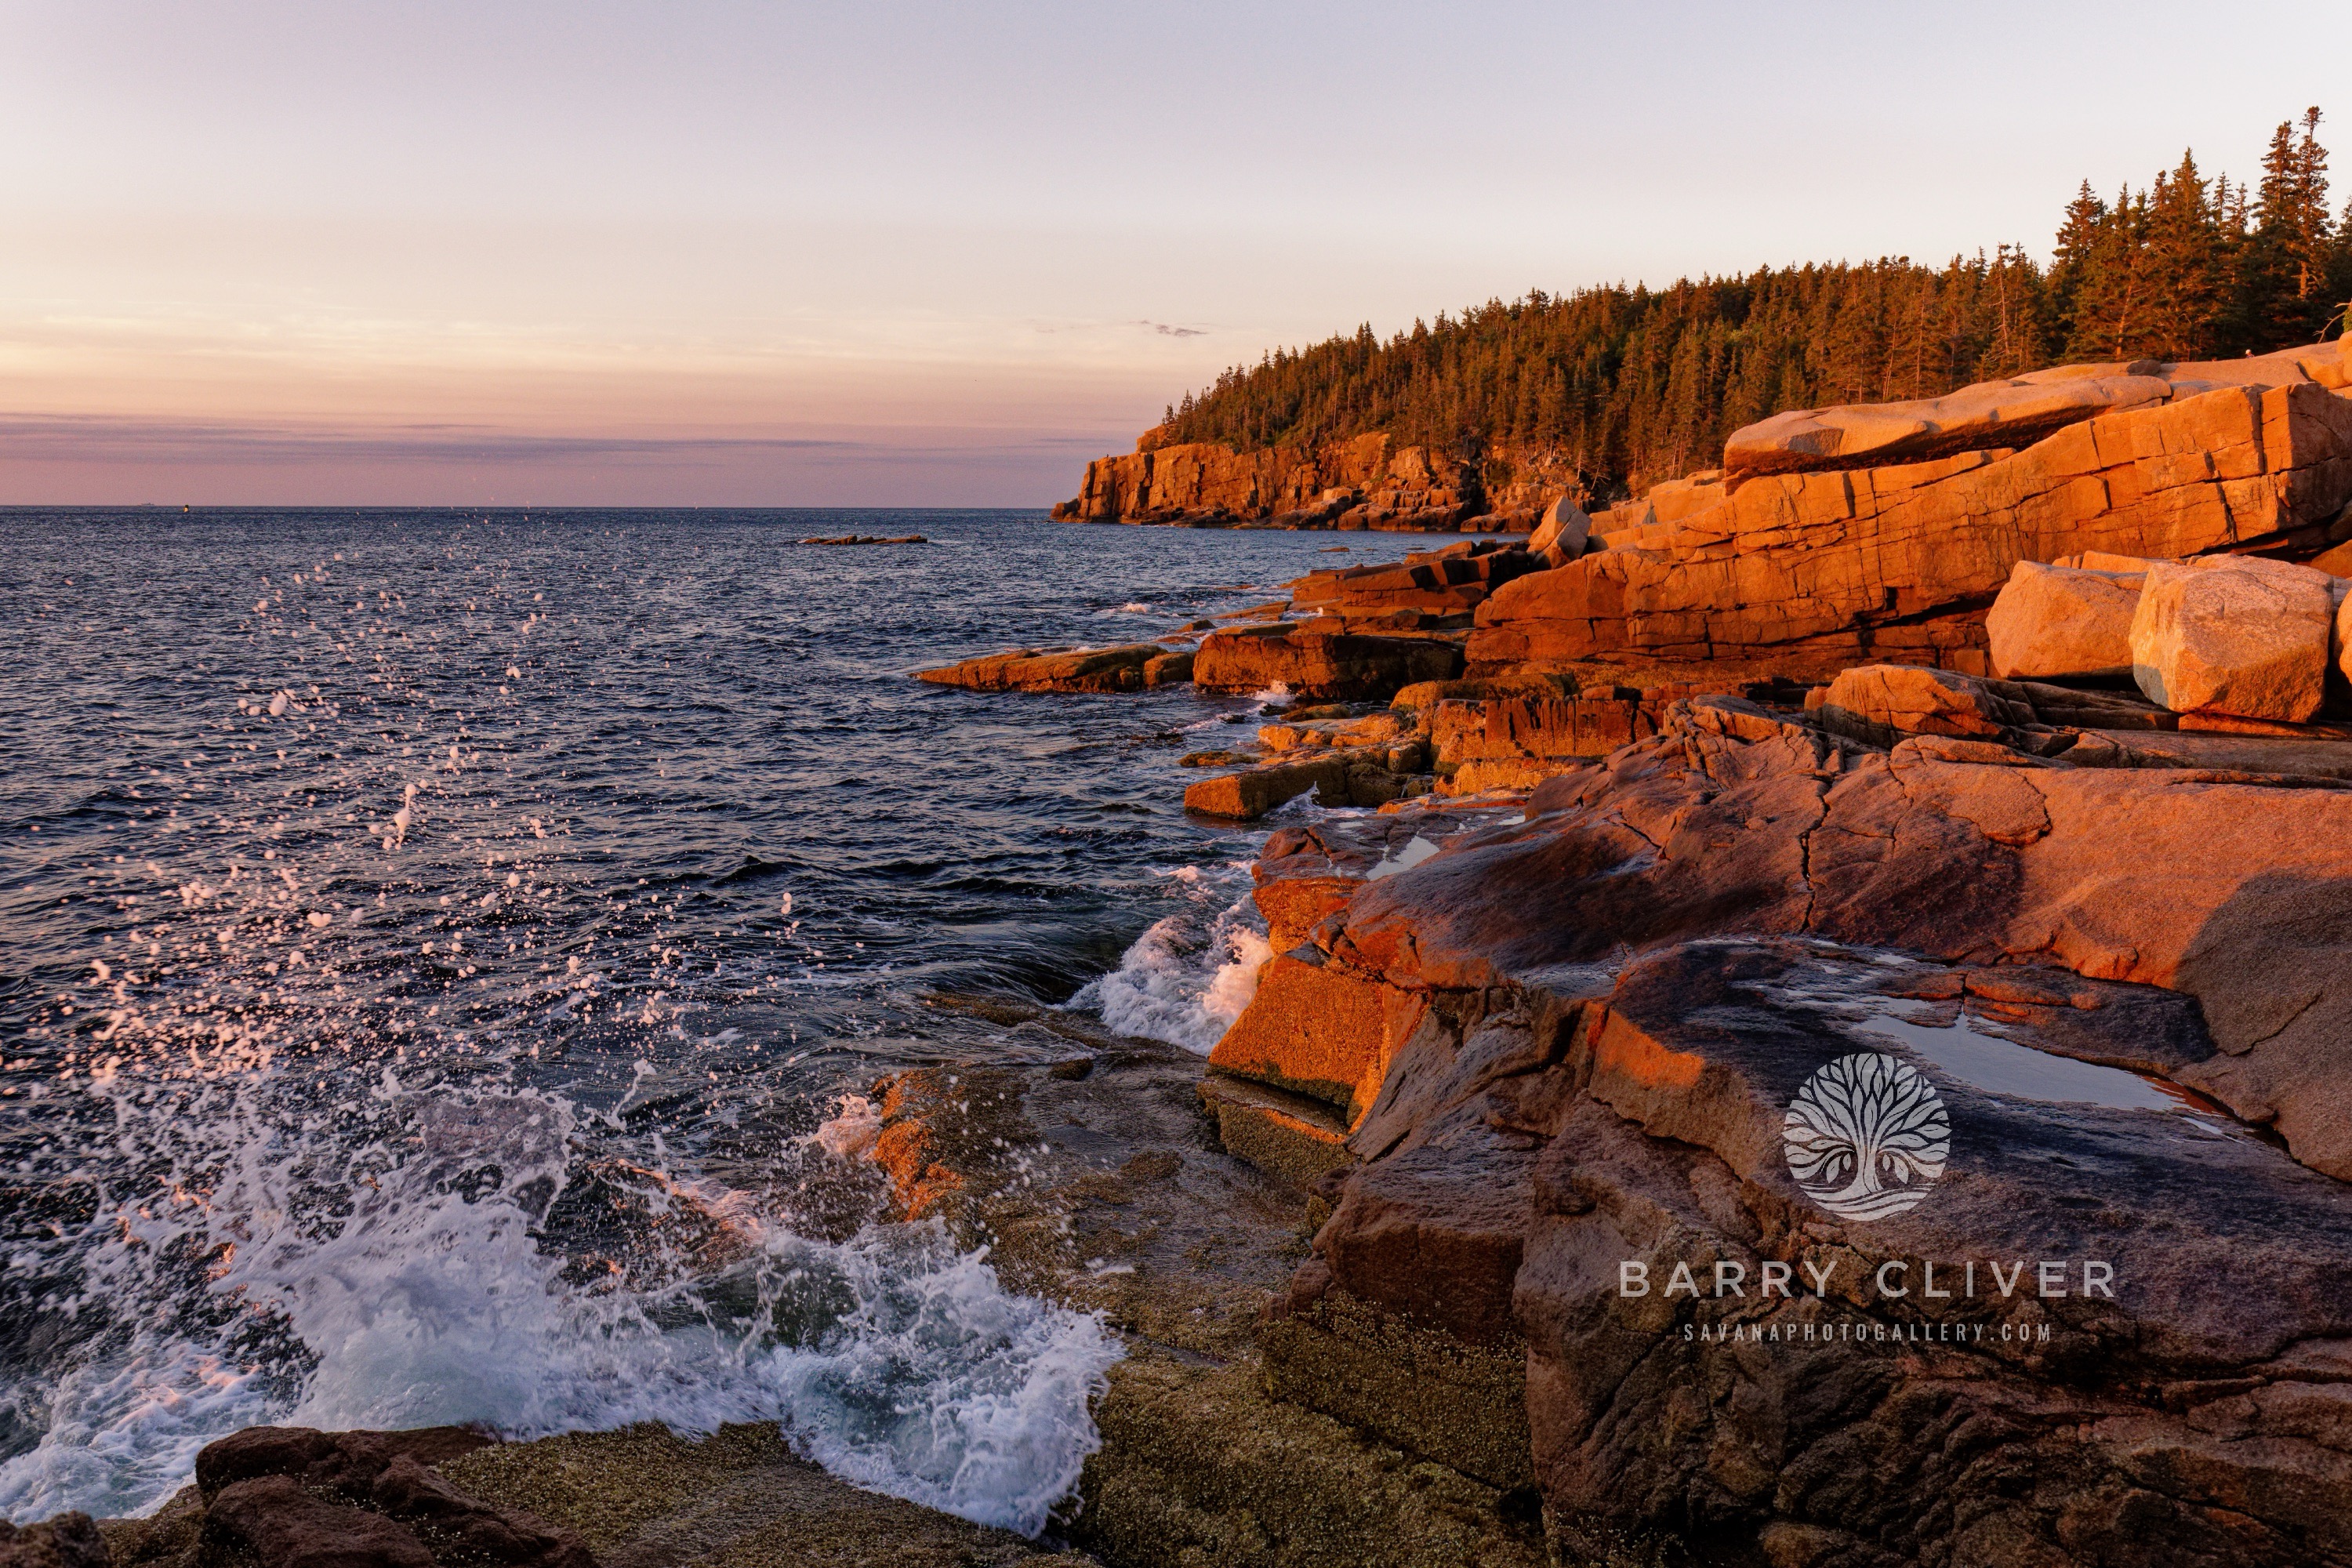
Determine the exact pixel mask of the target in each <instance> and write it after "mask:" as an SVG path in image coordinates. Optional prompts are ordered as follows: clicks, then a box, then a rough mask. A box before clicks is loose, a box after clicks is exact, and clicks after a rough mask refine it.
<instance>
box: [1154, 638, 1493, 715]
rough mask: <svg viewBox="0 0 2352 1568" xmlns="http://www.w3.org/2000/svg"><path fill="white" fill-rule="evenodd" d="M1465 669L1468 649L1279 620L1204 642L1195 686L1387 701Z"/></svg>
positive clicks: (1197, 659) (1195, 662) (1195, 669)
mask: <svg viewBox="0 0 2352 1568" xmlns="http://www.w3.org/2000/svg"><path fill="white" fill-rule="evenodd" d="M1461 668H1462V653H1461V650H1460V649H1459V648H1457V647H1454V645H1453V644H1452V643H1448V642H1439V641H1435V640H1433V639H1430V638H1425V637H1360V636H1351V635H1349V634H1347V633H1344V632H1333V631H1326V630H1325V629H1324V628H1322V627H1320V626H1315V625H1314V624H1312V623H1304V624H1302V623H1298V622H1293V621H1276V622H1275V623H1273V624H1272V625H1270V626H1245V627H1237V628H1235V629H1234V630H1231V631H1222V632H1213V633H1211V634H1210V635H1209V636H1207V637H1203V638H1202V639H1201V647H1200V649H1199V651H1198V652H1197V653H1196V654H1195V655H1194V657H1193V660H1192V684H1193V685H1195V686H1197V687H1199V688H1200V689H1202V690H1203V691H1237V692H1248V691H1263V690H1265V689H1267V688H1269V687H1275V686H1282V687H1286V688H1288V689H1289V690H1290V692H1291V694H1292V695H1293V696H1295V697H1316V698H1347V699H1363V698H1386V697H1388V696H1390V695H1391V694H1392V693H1393V692H1395V691H1396V690H1397V689H1399V688H1400V687H1403V686H1407V685H1410V684H1412V683H1413V682H1415V681H1422V680H1447V679H1452V678H1453V677H1454V676H1455V675H1457V674H1459V673H1460V672H1461Z"/></svg>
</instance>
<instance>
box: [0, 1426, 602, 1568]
mask: <svg viewBox="0 0 2352 1568" xmlns="http://www.w3.org/2000/svg"><path fill="white" fill-rule="evenodd" d="M491 1442H492V1439H490V1438H488V1437H486V1436H483V1435H482V1434H480V1433H478V1432H474V1431H471V1430H469V1429H467V1428H464V1427H457V1426H435V1427H427V1428H425V1429H423V1430H419V1431H413V1432H320V1431H314V1430H311V1429H310V1428H309V1427H301V1426H254V1427H248V1428H247V1429H246V1430H245V1431H242V1432H238V1433H236V1434H234V1435H232V1436H227V1437H224V1438H222V1439H220V1440H219V1441H218V1442H216V1443H212V1444H209V1445H207V1446H206V1447H205V1448H203V1449H202V1450H201V1451H199V1452H198V1453H197V1455H196V1466H195V1469H196V1484H195V1487H194V1489H193V1492H192V1493H190V1494H184V1496H186V1497H187V1498H188V1504H187V1508H186V1510H185V1512H186V1513H187V1514H188V1515H189V1517H187V1518H186V1519H185V1520H184V1521H182V1526H181V1527H182V1528H185V1529H187V1530H188V1531H189V1533H192V1534H193V1536H194V1556H193V1560H192V1562H188V1563H187V1564H186V1568H240V1565H243V1564H247V1563H269V1564H284V1565H285V1568H436V1565H437V1568H456V1565H457V1564H461V1563H462V1564H480V1565H482V1568H595V1564H594V1559H593V1558H592V1557H591V1556H590V1554H589V1551H588V1547H587V1544H586V1543H585V1542H583V1541H582V1540H581V1538H580V1537H579V1536H578V1535H577V1534H575V1533H573V1532H572V1531H569V1530H566V1529H564V1528H562V1527H561V1526H558V1525H554V1524H551V1523H549V1522H548V1521H545V1520H543V1519H541V1518H539V1517H538V1516H537V1515H535V1514H531V1513H527V1512H525V1511H523V1510H520V1509H509V1508H501V1507H499V1506H496V1505H494V1504H491V1503H487V1502H484V1501H482V1500H480V1499H478V1498H476V1497H474V1496H472V1495H470V1494H468V1493H467V1492H465V1491H463V1490H461V1489H459V1488H457V1486H456V1485H454V1484H453V1483H452V1482H451V1481H449V1480H448V1479H447V1478H446V1477H444V1476H443V1475H441V1474H440V1473H439V1471H438V1469H437V1468H436V1467H437V1466H439V1465H441V1464H445V1463H447V1462H449V1461H451V1460H454V1459H457V1458H463V1457H465V1456H467V1455H468V1454H472V1453H475V1452H478V1451H479V1450H480V1449H482V1448H484V1447H488V1446H489V1445H490V1444H491ZM179 1510H181V1504H180V1503H178V1502H176V1501H175V1503H174V1504H173V1507H172V1508H168V1509H166V1510H164V1514H165V1515H167V1516H169V1515H173V1514H174V1513H175V1512H176V1511H179ZM157 1522H159V1523H160V1522H162V1519H161V1518H160V1517H159V1520H158V1521H157ZM137 1533H138V1535H139V1537H140V1540H141V1542H142V1543H143V1544H142V1550H141V1551H140V1553H139V1555H138V1558H137V1560H138V1561H140V1562H145V1561H148V1560H149V1557H150V1554H151V1552H153V1551H158V1550H168V1549H169V1548H170V1546H171V1545H172V1544H173V1542H174V1541H176V1540H177V1539H178V1532H177V1531H176V1530H175V1531H173V1532H171V1534H170V1539H168V1540H167V1539H163V1538H162V1537H160V1536H158V1535H157V1534H156V1532H154V1531H140V1532H137ZM129 1539H130V1537H128V1536H126V1541H128V1540H129ZM0 1552H5V1548H0Z"/></svg>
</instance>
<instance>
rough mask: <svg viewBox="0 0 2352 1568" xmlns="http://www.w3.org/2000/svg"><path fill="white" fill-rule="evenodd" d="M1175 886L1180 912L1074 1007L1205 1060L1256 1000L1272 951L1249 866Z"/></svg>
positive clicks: (1175, 877)
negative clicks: (1253, 893) (1260, 977)
mask: <svg viewBox="0 0 2352 1568" xmlns="http://www.w3.org/2000/svg"><path fill="white" fill-rule="evenodd" d="M1171 881H1172V882H1173V884H1174V886H1175V887H1176V889H1177V890H1178V892H1179V896H1180V897H1181V899H1182V900H1183V902H1182V905H1181V908H1179V909H1178V910H1176V911H1175V912H1174V913H1172V914H1169V915H1165V916H1162V917H1161V918H1160V919H1159V920H1157V921H1153V922H1152V923H1151V925H1150V928H1149V929H1147V930H1146V931H1144V933H1143V934H1142V935H1141V936H1139V937H1138V938H1136V939H1135V942H1134V943H1133V945H1131V946H1129V948H1128V950H1127V952H1126V953H1125V954H1124V955H1123V956H1122V957H1121V958H1120V959H1119V963H1118V968H1117V969H1115V970H1113V971H1112V972H1111V973H1108V974H1106V975H1104V976H1103V977H1102V978H1101V979H1099V980H1097V981H1095V982H1094V983H1093V984H1089V985H1087V987H1086V988H1085V989H1084V990H1082V991H1080V992H1079V993H1078V994H1077V995H1076V996H1075V997H1074V998H1072V999H1071V1005H1073V1006H1082V1007H1092V1008H1095V1009H1097V1010H1098V1011H1099V1012H1100V1013H1101V1015H1102V1020H1103V1022H1104V1023H1105V1024H1108V1026H1110V1027H1112V1028H1114V1029H1117V1030H1118V1031H1119V1032H1120V1033H1121V1034H1128V1035H1141V1036H1143V1037H1146V1038H1149V1039H1155V1040H1166V1041H1167V1042H1168V1043H1169V1044H1171V1045H1177V1046H1182V1047H1184V1048H1185V1049H1187V1050H1191V1051H1198V1052H1199V1053H1201V1054H1202V1056H1206V1055H1207V1054H1208V1053H1209V1052H1210V1051H1211V1050H1213V1048H1215V1046H1216V1044H1217V1042H1218V1040H1220V1039H1222V1038H1223V1037H1224V1033H1225V1030H1226V1029H1228V1028H1229V1027H1231V1026H1232V1025H1233V1021H1234V1019H1235V1018H1238V1017H1240V1016H1241V1014H1242V1009H1243V1008H1244V1007H1246V1006H1248V1005H1249V1003H1250V998H1251V997H1252V996H1255V994H1257V976H1258V971H1259V969H1260V968H1261V967H1262V966H1263V965H1264V964H1265V961H1266V960H1267V959H1268V958H1270V957H1272V956H1273V948H1272V947H1271V946H1270V945H1269V944H1268V942H1267V941H1266V931H1265V920H1264V919H1263V918H1262V917H1260V915H1259V914H1258V912H1257V905H1256V903H1255V900H1253V899H1252V897H1251V896H1250V890H1249V889H1250V876H1249V870H1248V866H1247V863H1246V862H1244V863H1241V864H1238V865H1232V866H1222V867H1218V868H1213V869H1211V870H1202V868H1198V867H1192V866H1187V867H1185V868H1182V869H1181V870H1180V871H1177V872H1174V873H1172V874H1171ZM1236 887H1238V888H1239V889H1241V890H1240V892H1239V894H1238V896H1236V895H1235V893H1234V889H1235V888H1236Z"/></svg>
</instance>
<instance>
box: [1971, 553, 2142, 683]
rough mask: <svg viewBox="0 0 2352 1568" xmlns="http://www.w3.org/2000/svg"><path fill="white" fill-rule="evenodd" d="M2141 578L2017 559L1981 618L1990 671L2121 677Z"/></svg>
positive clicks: (2126, 668)
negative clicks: (1990, 665)
mask: <svg viewBox="0 0 2352 1568" xmlns="http://www.w3.org/2000/svg"><path fill="white" fill-rule="evenodd" d="M2141 575H2142V574H2131V575H2126V574H2123V573H2119V572H2085V571H2070V570H2068V569H2067V568H2065V567H2062V566H2045V565H2042V563H2039V562H2035V561H2021V562H2019V563H2017V565H2016V566H2015V567H2014V568H2012V569H2011V572H2010V574H2009V582H2008V583H2007V584H2004V585H2003V586H2002V588H2001V591H2000V597H1999V598H1997V599H1995V600H1994V601H1993V605H1992V608H1991V610H1990V611H1989V612H1987V614H1986V616H1985V637H1986V640H1987V643H1988V644H1989V649H1990V655H1991V659H1992V672H1993V674H1995V675H1997V676H1999V677H2000V678H2001V679H2004V680H2017V679H2033V678H2035V677H2040V676H2053V675H2055V676H2063V675H2122V674H2128V673H2129V672H2130V670H2131V667H2132V652H2131V627H2132V616H2133V615H2134V613H2135V612H2137V610H2138V608H2139V590H2140V578H2141Z"/></svg>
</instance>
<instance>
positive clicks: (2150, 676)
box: [2131, 556, 2336, 723]
mask: <svg viewBox="0 0 2352 1568" xmlns="http://www.w3.org/2000/svg"><path fill="white" fill-rule="evenodd" d="M2332 581H2333V579H2331V578H2329V577H2328V576H2327V575H2326V574H2325V573H2321V572H2315V571H2313V570H2311V569H2310V568H2309V567H2305V566H2295V565H2291V564H2289V563H2285V562H2280V561H2265V560H2261V559H2258V558H2255V557H2252V556H2213V557H2208V558H2206V559H2204V560H2200V561H2190V562H2182V563H2159V564H2158V565H2156V566H2152V567H2150V568H2149V569H2148V573H2147V587H2146V588H2144V589H2143V590H2142V591H2141V594H2140V602H2139V608H2138V610H2137V614H2136V615H2135V616H2134V617H2133V620H2132V630H2131V649H2132V676H2133V679H2135V680H2137V682H2138V684H2139V689H2141V690H2142V691H2144V692H2146V693H2147V696H2148V699H2149V700H2151V701H2155V702H2158V703H2161V704H2162V705H2163V706H2165V707H2167V708H2169V709H2171V710H2174V711H2175V712H2186V711H2189V710H2210V711H2213V712H2217V713H2229V714H2235V715H2238V716H2240V717H2242V718H2248V719H2276V720H2284V721H2287V722H2290V723H2300V722H2302V721H2305V720H2307V719H2309V718H2311V717H2312V716H2313V715H2314V714H2315V713H2317V712H2318V711H2319V706H2320V702H2321V700H2322V698H2323V697H2324V695H2325V686H2326V673H2327V653H2328V638H2329V637H2330V635H2331V632H2332V630H2333V627H2334V623H2335V615H2336V605H2335V601H2334V596H2333V595H2332V593H2331V590H2330V586H2329V585H2330V584H2331V582H2332Z"/></svg>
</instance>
